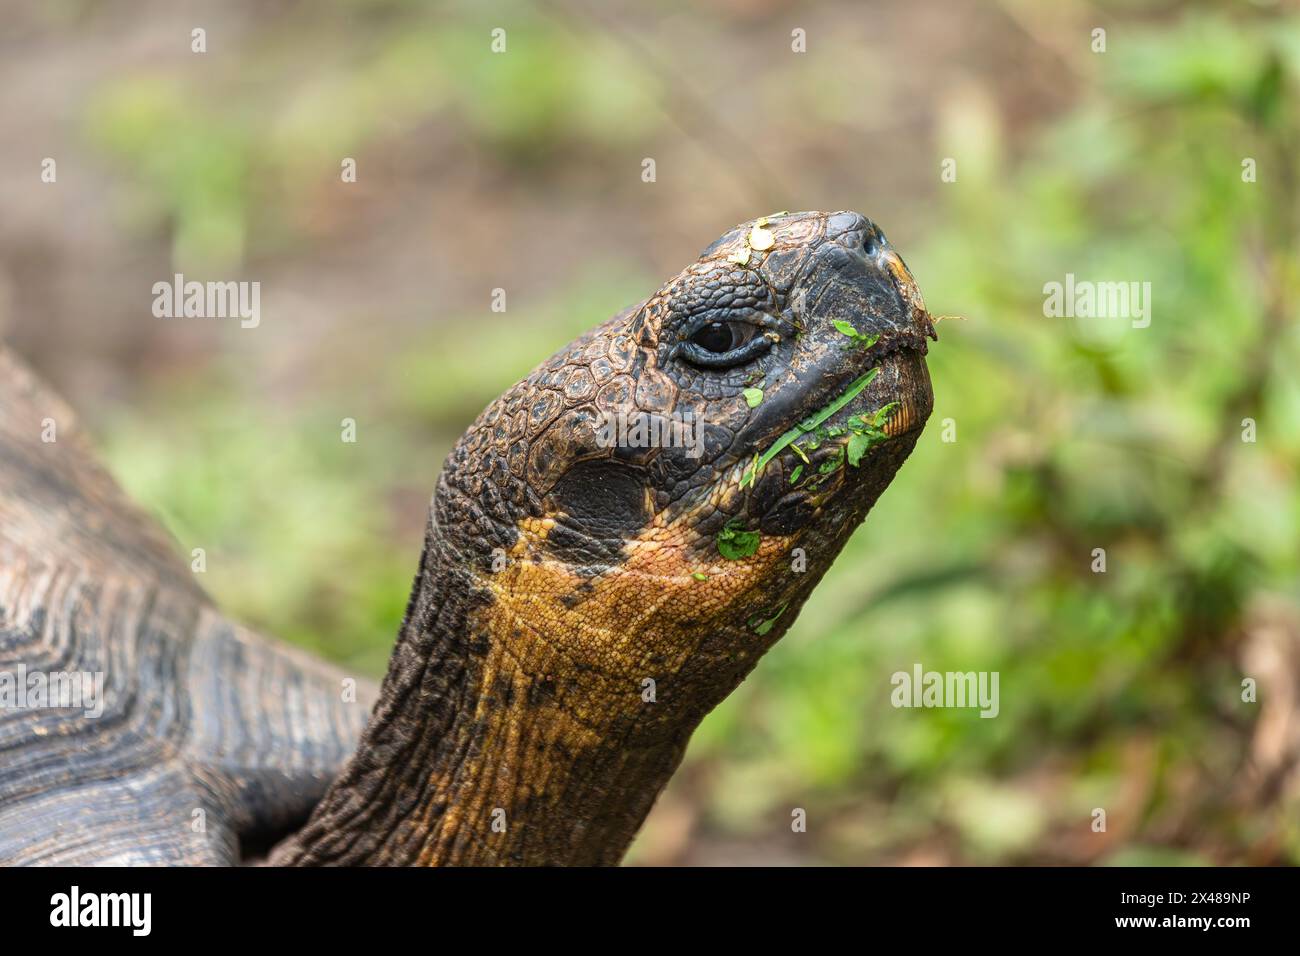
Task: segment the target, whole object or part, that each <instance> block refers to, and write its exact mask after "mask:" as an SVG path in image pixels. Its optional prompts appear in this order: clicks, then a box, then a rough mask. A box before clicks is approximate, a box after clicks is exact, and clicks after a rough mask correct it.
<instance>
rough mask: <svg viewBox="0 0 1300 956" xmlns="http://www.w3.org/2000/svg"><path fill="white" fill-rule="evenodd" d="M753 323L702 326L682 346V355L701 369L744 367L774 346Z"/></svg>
mask: <svg viewBox="0 0 1300 956" xmlns="http://www.w3.org/2000/svg"><path fill="white" fill-rule="evenodd" d="M762 331H763V330H762V329H761V328H760V327H759V326H758V325H755V324H754V323H753V322H742V321H738V320H722V321H717V322H709V323H707V324H705V325H702V326H700V328H698V329H696V330H695V332H693V333H692V334H691V336H690V338H688V339H686V340H685V341H684V342H682V344H681V354H682V357H683V358H685V359H686V361H688V362H690V363H691V364H692V365H698V366H700V367H702V368H731V367H732V366H735V365H744V364H745V363H746V362H748V361H750V360H751V359H753V358H755V357H756V356H759V355H761V354H762V353H764V352H766V351H767V350H768V349H769V348H771V347H772V343H771V341H770V340H769V339H768V338H767V337H766V336H764V335H762V334H761V333H762Z"/></svg>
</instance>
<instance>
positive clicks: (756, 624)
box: [749, 601, 790, 635]
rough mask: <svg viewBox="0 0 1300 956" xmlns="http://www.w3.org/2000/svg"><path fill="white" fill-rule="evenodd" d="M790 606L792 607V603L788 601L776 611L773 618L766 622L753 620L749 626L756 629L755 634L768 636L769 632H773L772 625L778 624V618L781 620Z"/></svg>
mask: <svg viewBox="0 0 1300 956" xmlns="http://www.w3.org/2000/svg"><path fill="white" fill-rule="evenodd" d="M789 606H790V602H789V601H786V602H785V603H784V604H782V605H781V606H780V607H778V608H777V609H776V613H775V614H773V615H772V616H771V617H769V618H767V619H766V620H763V619H761V618H759V619H751V620H750V622H749V626H750V627H752V628H753V629H754V633H755V634H759V635H762V634H766V633H767V632H768V631H770V630H772V625H774V624H775V623H776V621H777V618H779V617H780V616H781V615H782V614H784V613H785V609H786V608H787V607H789Z"/></svg>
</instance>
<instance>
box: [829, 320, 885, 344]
mask: <svg viewBox="0 0 1300 956" xmlns="http://www.w3.org/2000/svg"><path fill="white" fill-rule="evenodd" d="M831 324H832V325H834V326H835V330H836V331H837V332H839V333H840V334H841V335H847V336H848V337H849V346H848V347H849V348H859V349H862V350H863V351H866V350H867V349H869V348H871V346H873V345H875V344H876V343H877V342H879V341H880V336H879V335H863V334H862V333H861V332H859V331H858V330H857V329H855V328H854V327H853V323H852V322H845V321H844V320H843V319H836V320H835V321H834V322H832V323H831Z"/></svg>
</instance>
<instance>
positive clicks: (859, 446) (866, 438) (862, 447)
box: [847, 433, 871, 468]
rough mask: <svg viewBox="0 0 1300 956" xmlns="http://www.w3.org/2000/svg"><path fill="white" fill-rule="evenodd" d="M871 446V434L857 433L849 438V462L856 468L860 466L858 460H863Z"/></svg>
mask: <svg viewBox="0 0 1300 956" xmlns="http://www.w3.org/2000/svg"><path fill="white" fill-rule="evenodd" d="M870 448H871V436H870V435H864V434H861V433H859V434H856V435H854V436H853V437H851V438H850V439H849V444H848V449H847V452H848V459H849V464H850V465H852V466H853V467H854V468H856V467H858V462H860V461H862V456H863V455H865V454H866V453H867V451H868V450H869V449H870Z"/></svg>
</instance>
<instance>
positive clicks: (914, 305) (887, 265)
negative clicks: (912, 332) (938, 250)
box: [876, 246, 939, 342]
mask: <svg viewBox="0 0 1300 956" xmlns="http://www.w3.org/2000/svg"><path fill="white" fill-rule="evenodd" d="M876 261H877V263H878V264H879V265H880V268H881V270H882V271H884V272H888V273H889V274H890V275H891V276H893V277H894V282H895V283H897V285H898V293H899V295H901V296H902V298H903V302H904V303H905V304H906V305H907V308H908V310H909V312H910V316H909V318H910V319H911V322H912V325H913V326H915V327H916V329H917V331H918V332H920V333H921V334H922V335H924V336H926V337H927V338H931V339H934V340H935V341H936V342H937V341H938V340H939V334H938V333H937V332H936V331H935V329H934V319H933V318H931V316H930V313H929V312H928V311H926V308H925V300H924V299H923V298H921V290H920V288H919V287H918V286H917V284H916V280H915V279H913V278H912V273H911V272H910V271H909V270H908V268H907V264H906V263H905V262H903V258H902V256H900V255H899V254H898V253H897V252H895V251H894V250H893V249H891V248H889V247H888V246H886V247H885V248H884V249H882V250H881V251H880V252H879V253H878V254H877V257H876Z"/></svg>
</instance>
